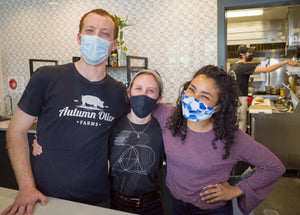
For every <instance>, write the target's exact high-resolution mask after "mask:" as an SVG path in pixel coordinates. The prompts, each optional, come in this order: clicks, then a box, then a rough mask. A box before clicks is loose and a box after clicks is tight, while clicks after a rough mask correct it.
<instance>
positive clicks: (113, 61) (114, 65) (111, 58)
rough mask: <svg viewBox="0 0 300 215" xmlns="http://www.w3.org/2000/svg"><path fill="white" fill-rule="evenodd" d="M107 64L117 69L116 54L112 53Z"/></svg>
mask: <svg viewBox="0 0 300 215" xmlns="http://www.w3.org/2000/svg"><path fill="white" fill-rule="evenodd" d="M109 63H110V65H111V66H112V67H117V66H118V56H117V54H116V53H112V54H111V56H110V58H109Z"/></svg>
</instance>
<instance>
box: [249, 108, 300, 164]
mask: <svg viewBox="0 0 300 215" xmlns="http://www.w3.org/2000/svg"><path fill="white" fill-rule="evenodd" d="M251 136H252V137H253V138H254V139H255V140H256V141H258V142H260V143H262V144H263V145H265V146H266V147H267V148H269V149H270V150H271V151H272V152H273V153H274V154H275V155H276V156H277V157H278V158H279V159H280V160H281V162H282V163H283V164H284V165H285V167H286V168H287V169H295V170H300V106H299V105H298V106H297V107H296V109H295V110H294V112H273V113H272V114H265V113H256V114H251Z"/></svg>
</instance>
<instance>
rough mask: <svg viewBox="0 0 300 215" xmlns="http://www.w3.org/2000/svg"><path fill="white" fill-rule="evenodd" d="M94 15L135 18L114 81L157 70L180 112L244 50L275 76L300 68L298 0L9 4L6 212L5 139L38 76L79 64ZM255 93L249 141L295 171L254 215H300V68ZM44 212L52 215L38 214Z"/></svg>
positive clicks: (4, 182) (3, 68)
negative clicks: (204, 75) (80, 38)
mask: <svg viewBox="0 0 300 215" xmlns="http://www.w3.org/2000/svg"><path fill="white" fill-rule="evenodd" d="M94 8H103V9H105V10H107V11H108V12H110V13H111V14H119V15H120V16H124V17H127V19H128V23H129V24H130V26H128V27H126V28H124V30H123V31H124V41H125V45H126V47H127V49H128V50H127V51H126V55H127V60H125V62H123V63H122V65H121V64H119V65H113V64H110V63H111V62H110V61H109V60H108V62H107V64H108V67H107V71H106V72H107V73H108V74H109V75H111V76H112V77H114V78H115V79H117V80H120V81H122V82H123V83H124V84H126V85H128V83H129V82H130V80H131V77H132V75H134V74H135V73H136V72H137V71H139V70H141V69H145V68H149V69H156V70H157V71H158V72H159V73H160V74H161V77H162V79H163V82H164V95H163V96H164V98H163V100H162V102H166V103H171V104H174V102H175V99H176V98H177V95H178V93H179V91H178V87H179V86H180V85H182V84H183V83H184V82H185V81H186V80H188V79H190V78H191V77H192V75H193V74H194V72H195V71H197V70H198V69H199V68H201V67H202V66H204V65H207V64H213V65H218V66H220V67H222V68H224V69H225V70H226V71H228V70H229V68H230V66H231V65H232V64H234V63H235V62H237V60H238V55H237V49H238V47H239V46H240V45H241V44H246V45H247V46H251V47H255V51H254V59H253V61H251V62H250V63H253V64H255V65H259V66H263V67H267V66H270V65H273V64H276V63H278V62H281V61H284V60H287V59H289V60H290V59H293V60H295V61H297V62H299V63H300V2H299V1H296V0H294V1H292V0H272V1H271V0H255V1H251V2H246V1H243V2H241V1H238V0H182V1H177V0H159V1H158V0H148V1H139V0H133V1H129V0H125V1H122V0H112V1H107V0H102V1H93V0H87V1H84V2H82V1H79V0H72V1H69V0H57V1H47V0H43V1H25V0H18V1H1V2H0V13H1V15H2V16H1V17H0V21H1V23H2V27H1V32H0V141H1V142H0V170H1V177H0V211H2V210H3V209H5V208H6V207H7V206H8V205H9V202H12V201H13V199H14V197H15V196H16V190H17V189H18V186H17V183H16V179H15V176H14V173H13V171H12V168H11V165H10V162H9V158H8V155H7V150H6V149H5V145H6V140H5V133H6V129H7V126H8V124H9V120H10V118H11V116H12V114H13V112H14V109H15V107H16V105H17V103H18V101H19V99H20V97H21V95H22V93H23V91H24V89H25V87H26V84H27V83H28V81H29V79H30V77H31V75H32V74H33V72H34V71H35V70H36V69H37V68H39V67H40V66H44V65H55V64H56V65H59V64H65V63H70V62H74V61H76V59H78V57H80V50H79V46H78V44H77V43H76V35H77V33H78V23H79V21H80V20H79V19H80V17H81V16H82V14H84V13H85V12H87V11H89V10H91V9H94ZM253 9H255V10H260V11H262V14H261V15H257V16H244V17H234V18H229V17H227V14H228V12H232V11H239V10H243V11H242V13H243V14H244V13H245V11H247V10H253ZM128 56H129V57H128ZM120 62H121V61H120ZM120 62H119V63H120ZM248 89H249V90H248V92H249V94H248V96H249V100H248V101H249V105H248V119H247V133H248V134H249V135H251V136H252V137H253V138H254V139H255V140H257V141H258V142H260V143H262V144H263V145H265V146H266V147H267V148H269V149H270V150H271V151H272V152H273V153H274V154H275V155H276V156H277V157H278V158H279V159H280V160H281V162H282V163H283V164H284V166H285V167H286V169H287V172H286V174H285V175H284V176H283V177H282V179H280V181H279V182H278V186H277V185H276V186H275V187H274V189H273V191H272V192H271V195H270V196H269V197H268V198H267V199H266V200H265V201H264V202H263V203H262V204H261V205H260V206H258V208H257V209H255V211H254V213H253V214H255V215H265V214H289V215H290V214H291V215H293V214H295V215H296V214H300V207H299V206H297V204H296V203H297V202H299V200H300V179H299V177H300V144H299V143H300V105H299V104H298V103H299V99H300V66H288V65H287V66H283V67H281V68H280V69H277V70H276V71H274V72H271V73H261V74H254V75H252V76H251V77H250V82H249V86H248ZM35 129H36V123H35V124H33V125H32V127H31V129H30V130H29V132H28V138H29V143H31V142H32V140H33V139H34V134H35ZM30 147H31V146H30ZM245 165H246V166H247V164H237V166H236V168H235V169H234V171H233V173H234V174H237V173H238V172H240V171H242V170H244V169H243V168H244V167H245ZM165 168H166V167H165V166H164V167H163V171H162V177H165V174H166V173H165V171H166V169H165ZM162 187H163V190H165V192H164V193H165V195H164V196H163V198H164V201H165V205H166V206H165V207H166V209H165V213H166V214H169V211H170V210H169V206H170V201H169V199H168V197H169V196H168V195H169V194H168V191H167V190H166V189H167V188H166V187H165V186H164V185H163V179H162ZM51 205H52V206H51ZM64 206H66V207H67V208H70V210H69V211H68V209H66V207H64ZM51 207H52V211H48V214H52V213H57V214H59V213H60V210H64V211H65V213H67V214H68V213H72V214H82V213H85V214H93V213H99V214H102V213H103V214H119V213H117V212H116V211H113V210H106V209H105V210H104V211H101V210H100V209H99V210H98V209H95V208H93V207H92V206H87V205H83V204H79V203H78V204H77V203H72V202H68V201H64V200H57V199H51V200H50V204H49V208H51ZM61 207H64V208H63V209H60V208H61ZM36 212H37V214H47V211H45V209H43V208H42V206H40V205H39V206H38V208H37V209H36ZM120 214H122V213H120ZM124 214H125V213H124ZM235 214H239V212H238V211H235Z"/></svg>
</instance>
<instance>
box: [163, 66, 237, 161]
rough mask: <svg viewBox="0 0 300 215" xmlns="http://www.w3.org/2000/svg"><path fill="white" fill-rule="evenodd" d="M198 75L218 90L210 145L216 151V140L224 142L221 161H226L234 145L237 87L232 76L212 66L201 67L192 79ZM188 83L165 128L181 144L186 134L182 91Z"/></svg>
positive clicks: (188, 83)
mask: <svg viewBox="0 0 300 215" xmlns="http://www.w3.org/2000/svg"><path fill="white" fill-rule="evenodd" d="M199 75H205V76H206V77H209V78H212V79H213V80H214V81H215V82H216V85H217V86H218V88H219V90H218V92H219V94H218V95H219V100H218V102H217V105H220V106H221V108H220V111H218V112H216V113H214V114H213V115H212V118H213V119H214V120H213V127H214V131H215V137H214V139H213V141H212V143H211V144H212V146H213V148H214V149H216V148H217V146H216V143H215V142H216V141H217V140H224V143H225V146H224V149H225V154H224V155H223V159H226V158H228V156H229V154H230V148H231V146H232V145H233V143H234V142H233V139H234V136H235V132H236V131H237V130H238V117H237V108H238V106H239V105H240V103H239V100H238V87H237V85H236V83H235V80H234V79H233V77H232V76H230V75H229V74H227V73H226V72H225V71H224V70H223V69H221V68H218V67H216V66H213V65H207V66H204V67H202V68H201V69H200V70H199V71H197V72H196V73H195V75H194V77H193V79H194V78H196V77H197V76H199ZM190 83H191V81H188V82H186V83H184V84H183V86H182V87H181V90H180V93H179V96H178V99H177V102H176V106H175V108H174V111H173V113H172V115H171V116H170V118H169V120H168V123H167V127H168V129H170V130H171V132H172V135H173V136H176V135H177V136H178V137H180V138H181V140H182V142H183V143H184V140H185V138H186V134H187V120H186V119H185V118H184V117H183V115H182V103H181V98H182V94H183V91H184V90H186V89H187V88H188V86H189V85H190Z"/></svg>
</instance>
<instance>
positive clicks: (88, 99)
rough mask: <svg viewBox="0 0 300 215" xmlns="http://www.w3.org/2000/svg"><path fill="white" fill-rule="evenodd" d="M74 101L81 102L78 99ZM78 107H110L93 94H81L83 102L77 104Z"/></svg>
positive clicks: (97, 108) (94, 108) (96, 108)
mask: <svg viewBox="0 0 300 215" xmlns="http://www.w3.org/2000/svg"><path fill="white" fill-rule="evenodd" d="M74 102H76V103H77V102H79V104H80V101H78V100H74ZM77 107H81V108H84V109H92V110H100V109H103V108H108V107H105V106H104V102H103V101H102V100H101V99H99V98H98V97H96V96H91V95H82V96H81V104H80V105H77Z"/></svg>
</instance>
